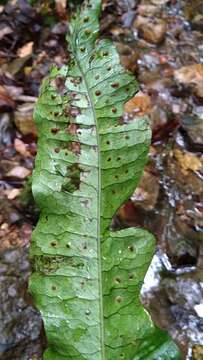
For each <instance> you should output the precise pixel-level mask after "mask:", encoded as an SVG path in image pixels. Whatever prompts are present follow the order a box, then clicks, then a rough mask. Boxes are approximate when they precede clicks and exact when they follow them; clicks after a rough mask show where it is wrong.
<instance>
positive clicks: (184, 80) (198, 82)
mask: <svg viewBox="0 0 203 360" xmlns="http://www.w3.org/2000/svg"><path fill="white" fill-rule="evenodd" d="M174 76H175V79H176V81H178V82H179V83H181V84H185V85H189V86H193V87H194V92H195V93H196V95H197V96H198V97H201V98H203V64H194V65H189V66H183V67H182V68H180V69H178V70H175V71H174Z"/></svg>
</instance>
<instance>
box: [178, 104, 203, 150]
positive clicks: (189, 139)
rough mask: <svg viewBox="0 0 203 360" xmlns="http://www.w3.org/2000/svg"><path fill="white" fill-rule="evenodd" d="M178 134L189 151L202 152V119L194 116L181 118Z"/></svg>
mask: <svg viewBox="0 0 203 360" xmlns="http://www.w3.org/2000/svg"><path fill="white" fill-rule="evenodd" d="M202 113H203V110H202ZM180 132H181V134H182V135H183V137H184V139H185V146H186V147H187V149H188V150H189V151H195V152H203V119H201V118H198V117H196V116H195V117H194V116H193V117H189V116H188V117H186V116H185V117H183V118H182V122H181V128H180Z"/></svg>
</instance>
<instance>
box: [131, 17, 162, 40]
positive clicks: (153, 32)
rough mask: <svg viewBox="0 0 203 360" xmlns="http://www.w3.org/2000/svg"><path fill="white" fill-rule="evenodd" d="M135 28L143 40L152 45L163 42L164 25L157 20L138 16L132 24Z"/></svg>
mask: <svg viewBox="0 0 203 360" xmlns="http://www.w3.org/2000/svg"><path fill="white" fill-rule="evenodd" d="M134 26H135V28H137V29H138V30H139V32H140V35H141V36H142V37H143V39H144V40H146V41H148V42H150V43H152V44H160V43H162V42H163V40H164V38H165V34H166V30H167V26H166V23H165V22H164V21H163V20H161V19H158V18H154V19H153V20H152V19H151V18H145V17H141V16H139V17H138V18H137V19H136V20H135V22H134Z"/></svg>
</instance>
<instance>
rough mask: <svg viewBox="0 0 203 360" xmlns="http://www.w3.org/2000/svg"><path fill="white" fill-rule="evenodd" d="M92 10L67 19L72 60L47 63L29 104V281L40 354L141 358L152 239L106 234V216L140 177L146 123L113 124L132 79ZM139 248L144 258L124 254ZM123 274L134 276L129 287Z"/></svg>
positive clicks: (93, 4) (93, 5)
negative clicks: (32, 162) (34, 208)
mask: <svg viewBox="0 0 203 360" xmlns="http://www.w3.org/2000/svg"><path fill="white" fill-rule="evenodd" d="M99 12H100V1H99V0H96V1H95V0H94V1H93V0H92V1H86V2H85V5H84V7H83V11H82V12H81V13H80V14H79V13H78V16H77V17H76V19H73V20H72V23H71V27H70V36H69V38H68V39H69V45H70V48H71V51H72V55H73V58H72V60H71V61H70V63H69V67H68V68H67V67H64V68H62V69H61V70H58V69H56V68H53V69H52V71H51V74H50V76H49V78H48V79H47V80H45V81H44V83H43V86H42V89H41V95H40V97H39V100H38V103H37V106H36V110H35V121H36V123H37V126H38V129H39V142H38V155H37V158H36V167H35V171H34V175H33V193H34V197H35V199H36V202H37V204H38V206H39V207H40V209H41V216H40V220H39V222H38V225H37V227H36V229H35V231H34V232H33V236H32V248H31V256H32V257H33V258H34V263H35V273H34V274H33V275H32V277H31V279H30V285H29V287H30V291H31V292H32V294H33V297H34V299H35V303H36V305H37V307H38V308H39V309H40V311H41V313H42V315H43V319H44V324H45V328H46V331H47V338H48V343H49V344H50V348H49V349H48V350H47V351H46V352H45V355H44V358H45V359H48V360H56V359H76V360H82V359H86V360H93V359H94V360H110V359H114V358H119V357H120V358H121V359H122V356H123V355H122V354H123V352H122V348H125V354H124V356H125V357H123V359H124V358H125V359H126V360H132V359H134V360H137V359H141V357H136V358H134V357H135V356H138V355H136V354H137V353H139V351H140V349H142V351H143V345H141V343H140V342H139V341H138V340H139V339H135V335H136V336H137V337H139V332H140V331H141V330H142V332H143V334H142V337H143V338H145V337H147V336H148V337H150V336H151V333H152V332H153V331H154V330H153V329H154V328H153V325H152V322H151V320H150V319H149V317H148V315H147V314H146V312H145V311H144V310H143V309H142V307H141V305H140V302H139V290H140V286H141V283H142V281H143V277H144V273H145V271H146V268H147V266H148V264H149V262H150V259H151V257H152V253H153V243H154V239H153V237H152V236H151V235H150V234H147V233H146V232H145V231H142V230H139V229H126V230H121V231H120V232H109V226H110V224H111V221H112V217H113V215H114V214H115V212H116V210H117V209H118V208H119V207H120V206H121V205H122V203H123V202H124V201H125V200H126V199H127V198H128V197H129V196H130V194H131V193H132V192H133V190H134V188H135V186H136V184H137V182H138V181H139V178H140V176H141V172H142V169H143V166H144V163H145V161H146V158H147V152H148V147H149V143H150V130H149V127H148V124H147V121H146V119H140V118H139V119H133V121H132V122H131V123H129V124H121V123H120V116H121V115H122V113H123V104H124V103H125V102H126V101H127V100H128V99H129V98H130V97H132V95H134V93H135V92H136V91H137V83H136V81H135V80H134V78H133V76H132V75H130V74H128V73H125V72H124V70H123V68H122V66H121V65H120V62H119V56H118V54H117V51H116V48H115V46H114V45H112V44H111V42H109V41H106V40H100V41H99V42H98V41H96V39H97V38H98V31H99V22H98V14H99ZM87 30H88V31H87ZM146 240H147V241H146ZM129 241H130V242H131V244H130V243H129ZM112 244H113V245H112ZM138 244H139V246H138V249H139V247H140V248H141V249H142V251H143V253H144V259H143V255H142V254H141V253H139V252H138V254H137V253H134V251H132V247H133V246H137V245H138ZM118 245H119V246H120V247H121V248H122V249H121V248H118ZM131 246H132V247H131ZM114 251H117V254H114V255H115V256H114V258H113V256H112V254H113V253H114ZM120 251H121V252H120ZM126 251H127V255H126ZM125 255H126V256H127V257H126V256H125ZM115 259H120V260H118V261H119V262H120V263H121V265H122V267H123V268H122V273H123V274H125V278H126V279H127V280H126V289H125V288H124V290H125V291H124V290H122V292H121V288H116V287H115V283H116V282H118V284H120V282H119V280H118V276H117V275H116V274H115V269H117V268H118V264H117V265H115V269H114V267H113V269H112V271H113V272H111V269H109V270H108V271H106V266H107V267H108V261H109V262H110V264H112V263H113V261H114V260H115ZM143 261H144V262H143ZM142 262H143V263H142ZM140 264H142V267H141V273H139V271H138V270H139V268H140ZM131 270H133V271H134V272H135V273H136V274H137V275H136V276H137V277H138V284H137V283H134V286H133V287H132V289H133V290H134V291H135V292H133V291H130V289H131V285H129V283H130V282H131V280H132V279H130V278H129V276H130V275H132V274H131V273H130V271H131ZM128 273H129V274H128ZM126 274H127V275H126ZM106 276H107V277H106ZM123 276H124V275H123ZM109 277H110V278H111V281H110V282H109V286H111V289H109V291H110V294H109V295H108V293H107V294H105V291H106V290H107V288H106V286H107V284H108V281H109ZM120 293H122V296H124V295H125V296H124V298H125V302H124V307H123V306H122V305H123V300H122V299H121V298H122V296H121V294H120ZM112 294H113V295H112ZM135 295H136V297H135ZM107 299H108V301H107ZM125 309H127V311H128V313H127V314H126V313H125ZM109 311H110V313H109ZM123 311H124V313H122V312H123ZM124 315H125V316H124ZM108 317H109V319H110V320H108ZM126 318H127V319H128V321H126ZM112 319H114V320H112ZM121 319H122V321H120V320H121ZM138 319H139V321H138V325H137V320H138ZM133 320H134V321H135V323H134V324H133V326H132V324H131V321H133ZM129 321H130V322H129ZM119 324H121V325H122V329H121V332H118V331H117V328H118V327H119ZM143 324H144V327H143V329H142V325H143ZM116 334H118V335H119V336H117V335H116ZM118 341H120V342H118ZM149 343H150V341H149ZM154 347H155V348H156V345H154ZM150 351H151V350H150ZM139 356H142V355H139ZM146 356H148V353H147V354H146ZM163 359H164V358H163ZM177 359H178V357H177Z"/></svg>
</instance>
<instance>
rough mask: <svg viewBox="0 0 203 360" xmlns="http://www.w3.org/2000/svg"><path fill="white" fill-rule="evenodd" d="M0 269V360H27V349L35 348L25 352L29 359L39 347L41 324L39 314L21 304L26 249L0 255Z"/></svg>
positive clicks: (27, 305)
mask: <svg viewBox="0 0 203 360" xmlns="http://www.w3.org/2000/svg"><path fill="white" fill-rule="evenodd" d="M0 267H1V275H0V283H1V294H0V299H1V308H0V317H1V323H0V359H2V360H3V359H9V360H10V359H15V360H17V359H19V360H20V359H25V360H28V359H30V357H28V354H27V348H29V347H33V346H34V344H35V349H32V351H30V350H29V352H30V356H31V355H32V354H33V355H34V354H35V353H36V348H37V347H39V345H40V347H41V344H40V342H39V341H38V339H39V336H40V332H41V326H42V323H41V319H40V315H39V313H38V312H37V311H36V310H35V309H34V308H33V306H32V305H31V304H28V303H27V302H26V300H25V290H26V286H27V284H26V282H27V278H28V275H29V271H30V266H29V262H28V259H27V248H25V247H24V248H21V249H16V250H9V251H6V252H4V253H3V254H1V256H0ZM37 342H38V343H37ZM22 346H23V352H22ZM19 348H20V350H21V353H19ZM14 354H15V355H14Z"/></svg>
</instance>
